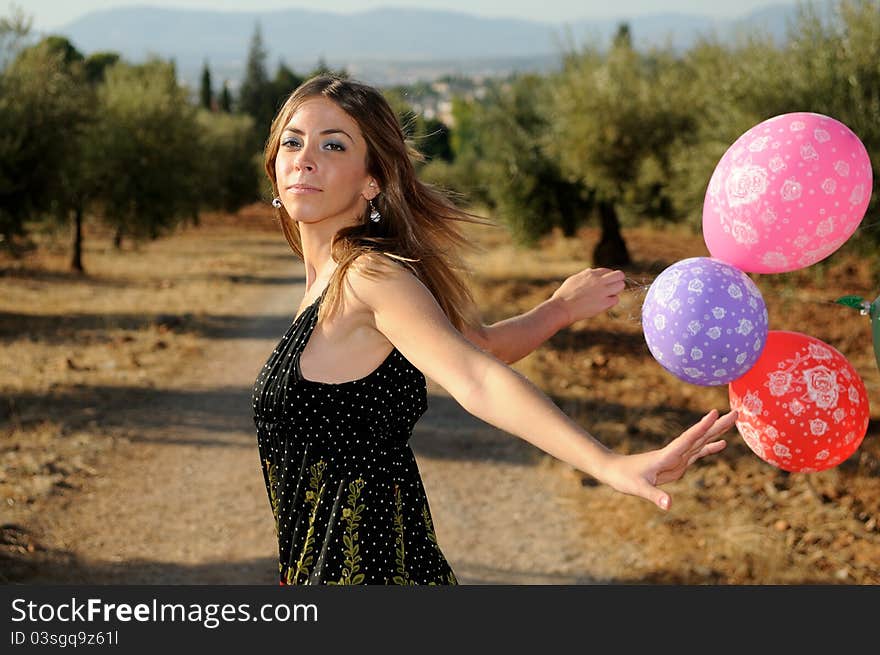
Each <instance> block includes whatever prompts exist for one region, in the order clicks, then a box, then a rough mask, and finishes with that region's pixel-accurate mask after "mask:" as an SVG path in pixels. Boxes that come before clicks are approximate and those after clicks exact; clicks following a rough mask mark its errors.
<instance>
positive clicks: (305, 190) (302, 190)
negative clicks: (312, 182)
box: [287, 186, 321, 194]
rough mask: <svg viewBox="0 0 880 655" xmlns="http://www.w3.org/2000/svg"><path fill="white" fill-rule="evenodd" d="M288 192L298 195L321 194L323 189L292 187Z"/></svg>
mask: <svg viewBox="0 0 880 655" xmlns="http://www.w3.org/2000/svg"><path fill="white" fill-rule="evenodd" d="M287 190H288V191H290V193H296V194H306V193H321V189H316V188H314V187H299V186H292V187H288V188H287Z"/></svg>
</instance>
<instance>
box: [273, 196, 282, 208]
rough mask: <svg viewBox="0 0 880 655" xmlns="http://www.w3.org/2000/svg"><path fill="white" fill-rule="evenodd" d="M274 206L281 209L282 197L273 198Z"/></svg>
mask: <svg viewBox="0 0 880 655" xmlns="http://www.w3.org/2000/svg"><path fill="white" fill-rule="evenodd" d="M272 206H273V207H274V208H275V209H281V198H272Z"/></svg>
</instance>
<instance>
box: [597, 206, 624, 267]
mask: <svg viewBox="0 0 880 655" xmlns="http://www.w3.org/2000/svg"><path fill="white" fill-rule="evenodd" d="M599 221H600V223H601V226H602V234H601V236H600V238H599V243H597V244H596V248H595V249H594V250H593V266H595V267H597V268H598V267H608V268H616V267H618V266H628V265H629V264H630V262H631V261H632V260H631V259H630V256H629V251H628V250H627V248H626V242H625V241H624V240H623V235H622V234H621V233H620V221H619V220H618V218H617V208H616V207H615V206H614V203H613V202H609V201H606V200H603V201H601V202H599Z"/></svg>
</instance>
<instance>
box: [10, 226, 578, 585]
mask: <svg viewBox="0 0 880 655" xmlns="http://www.w3.org/2000/svg"><path fill="white" fill-rule="evenodd" d="M266 247H267V249H269V250H271V251H272V252H267V258H266V261H272V262H280V263H278V264H277V270H276V271H272V272H270V273H269V274H270V275H272V277H268V278H265V280H267V281H268V283H267V284H263V285H257V286H248V287H243V290H242V292H241V294H238V295H236V297H234V298H230V300H229V302H228V303H226V305H225V306H224V308H223V311H224V312H226V314H224V317H225V320H223V321H221V326H220V327H218V329H217V331H216V333H215V334H212V335H211V337H212V338H211V339H210V340H209V343H208V345H207V346H206V348H205V349H204V351H203V352H204V355H203V356H202V357H201V358H200V359H199V360H197V361H193V362H190V363H187V364H186V365H185V366H184V365H182V368H181V370H180V374H179V376H178V377H177V379H176V380H175V383H174V386H172V387H165V388H162V389H144V390H143V392H142V393H139V394H138V395H137V398H136V401H135V402H134V403H131V402H128V403H123V404H120V406H119V407H117V408H116V409H114V414H113V415H112V416H111V417H109V418H108V419H107V420H106V421H104V422H103V427H105V428H108V429H111V430H112V431H113V432H114V434H119V435H128V438H127V439H125V438H121V439H118V445H117V447H115V448H114V449H113V451H112V452H111V453H110V454H109V455H106V456H104V457H103V458H102V460H101V462H99V465H98V467H97V472H96V475H94V476H92V477H91V478H89V479H88V480H87V481H86V482H85V483H84V484H83V485H82V487H81V488H80V489H79V490H73V491H68V492H66V493H62V494H56V495H53V496H50V497H48V498H46V499H45V500H44V501H42V502H39V503H36V504H34V506H33V507H32V508H30V510H29V513H28V514H27V515H20V516H18V517H17V518H18V520H19V521H22V522H25V523H27V524H28V525H29V526H30V527H32V528H33V532H34V534H36V535H37V536H38V537H39V540H40V542H41V543H42V544H43V545H44V546H45V547H46V548H47V551H45V552H42V553H40V552H38V553H35V555H34V560H33V562H34V565H35V566H34V568H35V570H34V571H33V572H32V574H31V575H27V576H24V577H21V578H19V581H21V582H27V583H38V584H39V583H42V584H46V583H97V584H119V583H132V584H263V583H265V584H274V583H275V572H276V560H275V559H274V554H275V550H276V544H275V537H274V533H273V527H272V522H271V520H270V518H271V516H270V511H269V506H268V503H267V500H266V497H265V490H264V487H263V480H262V476H261V473H260V469H259V467H258V462H257V458H256V444H255V438H254V432H253V423H252V419H251V405H250V403H251V385H252V384H253V381H254V378H255V377H256V374H257V372H258V369H259V367H260V366H261V365H262V363H263V362H264V361H265V358H266V357H267V356H268V353H269V352H270V351H271V349H272V348H273V347H274V345H275V343H276V342H277V340H278V338H280V335H281V334H282V333H283V332H284V330H285V328H286V327H287V326H288V325H289V321H290V318H291V317H292V315H293V312H294V311H295V308H296V307H297V306H298V304H299V300H300V299H301V297H302V294H303V291H304V287H303V284H302V278H301V268H300V266H301V265H300V263H299V262H298V261H297V260H296V259H295V258H294V257H293V256H292V255H291V256H290V257H289V260H288V259H285V258H284V257H283V253H284V252H285V248H286V245H285V244H283V242H279V244H278V246H277V248H276V247H274V246H271V245H267V246H266ZM288 252H289V251H288ZM428 384H429V388H428V392H429V400H428V404H429V409H428V411H427V413H426V414H425V416H424V417H423V418H422V420H421V421H420V422H419V423H418V425H417V426H416V429H415V433H414V435H413V438H412V441H411V444H412V446H413V449H414V451H415V453H416V456H417V461H418V463H419V466H420V469H421V472H422V475H423V479H424V483H425V487H426V490H427V493H428V498H429V502H430V505H431V511H432V513H433V515H434V522H435V528H436V531H437V535H438V539H439V541H440V544H441V547H442V548H443V550H444V553H445V554H446V556H447V558H448V559H449V561H450V564H451V565H452V567H453V569H454V570H455V571H456V573H457V575H458V577H459V580H460V582H461V583H463V584H533V583H541V584H575V583H589V582H593V581H594V579H593V578H592V577H591V575H590V571H591V570H594V568H593V565H594V564H595V561H594V558H595V555H594V554H592V553H590V552H587V551H588V541H586V540H585V539H584V535H583V526H582V525H581V524H582V522H583V516H582V514H579V513H578V512H577V510H576V508H575V506H574V505H575V503H574V502H573V501H572V500H571V498H572V497H573V496H574V494H576V493H577V491H578V490H579V489H580V487H581V485H580V481H579V478H577V477H576V476H569V475H566V474H565V471H566V469H565V467H564V465H562V464H561V463H558V462H556V460H552V459H551V458H548V457H546V456H544V455H543V454H542V453H541V452H540V451H538V450H537V449H535V448H534V447H532V446H531V445H530V444H527V443H525V442H523V441H521V440H520V439H518V438H516V437H513V436H511V435H509V434H507V433H504V432H501V431H499V430H496V429H494V428H493V427H492V426H490V425H488V424H486V423H484V422H482V421H480V420H479V419H477V418H475V417H473V416H471V415H469V414H468V413H467V412H465V411H464V410H463V409H462V408H461V407H460V406H459V405H458V404H457V403H456V402H455V401H454V400H453V399H452V398H451V397H450V396H449V395H448V394H447V393H446V392H445V390H443V389H442V388H441V387H439V386H438V385H436V384H434V383H433V382H432V381H431V380H429V381H428Z"/></svg>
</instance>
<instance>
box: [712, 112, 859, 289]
mask: <svg viewBox="0 0 880 655" xmlns="http://www.w3.org/2000/svg"><path fill="white" fill-rule="evenodd" d="M872 184H873V174H872V172H871V160H870V158H869V157H868V152H867V150H865V146H864V145H863V144H862V142H861V141H860V140H859V138H858V137H857V136H856V135H855V134H854V133H853V132H852V130H850V129H849V128H848V127H847V126H846V125H844V124H843V123H841V122H839V121H837V120H835V119H833V118H830V117H829V116H823V115H822V114H813V113H809V112H797V113H793V114H782V115H781V116H775V117H774V118H770V119H768V120H766V121H764V122H763V123H759V124H758V125H756V126H754V127H753V128H751V129H750V130H748V131H747V132H746V133H745V134H743V135H742V136H741V137H739V138H738V139H737V140H736V141H735V142H734V144H733V145H732V146H730V148H728V150H727V152H725V153H724V156H723V157H722V158H721V160H720V161H719V162H718V165H717V166H716V167H715V172H714V173H713V174H712V179H711V180H710V181H709V187H708V189H707V190H706V198H705V201H704V203H703V238H704V240H705V241H706V246H707V247H708V248H709V252H710V253H712V256H713V257H715V258H717V259H721V260H723V261H726V262H727V263H729V264H733V265H734V266H736V267H737V268H739V269H740V270H743V271H746V272H752V273H784V272H787V271H794V270H797V269H799V268H806V267H807V266H810V265H812V264H815V263H816V262H818V261H820V260H822V259H825V258H826V257H828V256H829V255H830V254H831V253H833V252H834V251H835V250H837V249H838V248H839V247H840V246H841V245H843V243H844V242H845V241H846V240H847V239H849V238H850V237H851V236H852V234H853V232H855V231H856V228H857V227H858V225H859V223H860V222H861V220H862V218H864V216H865V212H866V211H867V209H868V201H869V200H870V199H871V189H872Z"/></svg>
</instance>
